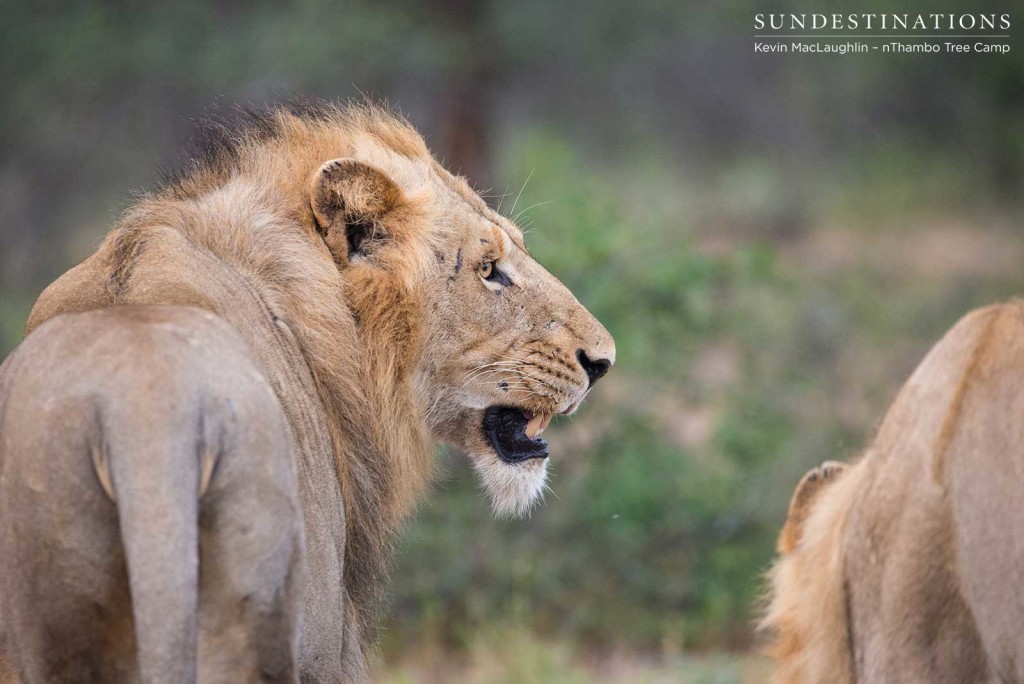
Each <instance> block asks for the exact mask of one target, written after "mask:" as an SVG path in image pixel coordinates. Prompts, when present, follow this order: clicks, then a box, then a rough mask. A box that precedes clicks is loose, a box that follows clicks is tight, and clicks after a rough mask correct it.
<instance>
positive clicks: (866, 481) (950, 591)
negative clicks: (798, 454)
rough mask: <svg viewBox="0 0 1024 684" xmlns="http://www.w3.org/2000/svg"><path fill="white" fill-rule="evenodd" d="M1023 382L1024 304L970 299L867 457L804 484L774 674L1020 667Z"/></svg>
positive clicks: (1001, 677)
mask: <svg viewBox="0 0 1024 684" xmlns="http://www.w3.org/2000/svg"><path fill="white" fill-rule="evenodd" d="M1022 386H1024V306H1022V305H1021V304H1020V303H1011V304H1004V305H998V306H993V307H989V308H986V309H982V310H979V311H976V312H974V313H972V314H970V315H968V316H966V317H965V318H964V319H963V320H962V321H961V322H959V323H958V324H957V325H956V326H955V327H954V328H953V329H952V330H951V331H950V332H949V333H947V335H946V336H945V337H944V338H943V339H942V341H940V342H939V343H938V344H937V345H936V346H935V347H934V348H933V349H932V350H931V352H930V353H929V354H928V356H927V357H926V358H925V360H924V361H923V362H922V363H921V365H920V366H919V367H918V368H917V370H916V371H915V372H914V373H913V375H912V376H911V377H910V379H909V380H908V381H907V383H906V385H905V386H904V387H903V389H902V390H901V391H900V393H899V395H898V397H897V398H896V400H895V402H894V404H893V406H892V407H891V408H890V410H889V412H888V414H887V415H886V418H885V420H884V421H883V423H882V425H881V428H880V430H879V433H878V435H877V437H876V439H875V441H874V443H873V444H872V446H871V447H870V449H869V450H868V451H867V452H866V454H865V456H864V457H863V458H862V459H861V460H859V461H858V462H857V463H855V464H853V465H851V466H849V467H848V468H846V469H845V470H842V471H841V472H838V473H836V474H834V475H832V476H831V478H830V479H831V480H832V481H830V482H828V483H826V484H823V485H820V491H814V492H812V493H811V495H810V496H808V495H807V494H806V492H802V491H801V490H803V489H805V487H806V484H807V482H806V478H805V481H802V482H801V486H800V487H798V490H797V492H796V493H795V494H794V502H793V506H792V507H791V510H790V520H789V521H787V525H786V528H785V529H784V531H783V535H782V537H781V538H780V553H781V557H780V560H779V562H778V563H777V564H776V567H775V568H774V569H773V571H772V585H773V586H772V590H773V596H772V601H771V605H770V607H769V610H768V614H767V617H766V619H765V625H766V626H767V627H769V628H771V629H772V630H773V631H774V632H775V635H776V638H775V642H774V645H773V649H772V650H773V654H774V656H775V657H776V658H777V659H778V661H779V665H780V667H779V671H778V673H777V675H776V681H778V682H787V683H796V682H826V681H827V682H837V683H841V682H854V681H856V682H893V681H902V682H950V683H953V682H966V681H971V682H1008V681H1024V640H1022V639H1021V638H1020V634H1019V625H1021V624H1024V600H1022V599H1021V598H1020V592H1019V587H1020V583H1021V581H1022V580H1024V545H1022V544H1021V543H1020V533H1021V530H1024V500H1022V498H1021V496H1020V492H1021V491H1022V489H1024V422H1022V421H1021V416H1024V392H1022V391H1021V387H1022ZM816 487H817V484H816Z"/></svg>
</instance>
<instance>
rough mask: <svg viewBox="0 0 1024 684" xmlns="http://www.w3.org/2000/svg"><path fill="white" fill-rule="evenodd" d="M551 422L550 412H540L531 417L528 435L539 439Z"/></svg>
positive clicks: (527, 430) (528, 424)
mask: <svg viewBox="0 0 1024 684" xmlns="http://www.w3.org/2000/svg"><path fill="white" fill-rule="evenodd" d="M550 423H551V414H550V413H538V414H536V415H535V416H533V417H531V418H530V421H529V422H528V423H527V424H526V436H527V437H529V438H530V439H537V438H538V437H540V435H541V433H542V432H544V429H545V428H546V427H547V426H548V425H549V424H550Z"/></svg>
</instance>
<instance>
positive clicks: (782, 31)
mask: <svg viewBox="0 0 1024 684" xmlns="http://www.w3.org/2000/svg"><path fill="white" fill-rule="evenodd" d="M753 23H754V32H755V33H754V39H755V40H754V52H765V53H771V52H775V53H779V52H783V53H789V52H798V53H799V52H806V53H814V52H828V53H834V54H848V53H869V52H880V53H908V52H909V53H915V52H916V53H938V52H952V53H970V52H982V53H1000V54H1006V53H1008V52H1010V49H1011V47H1010V33H1009V31H1010V29H1011V28H1012V26H1013V19H1012V17H1011V15H1010V14H1005V13H1004V14H1000V13H988V14H985V13H980V14H938V13H932V14H910V13H908V14H898V13H888V14H882V13H854V14H821V13H787V14H769V13H759V14H755V15H754V22H753Z"/></svg>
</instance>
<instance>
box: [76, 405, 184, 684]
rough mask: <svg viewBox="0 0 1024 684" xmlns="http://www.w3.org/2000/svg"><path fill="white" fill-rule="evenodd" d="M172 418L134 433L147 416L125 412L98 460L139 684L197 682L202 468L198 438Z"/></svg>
mask: <svg viewBox="0 0 1024 684" xmlns="http://www.w3.org/2000/svg"><path fill="white" fill-rule="evenodd" d="M174 413H175V412H173V411H171V412H168V413H164V414H163V416H161V417H158V418H156V419H155V420H153V417H152V416H149V417H148V418H149V419H150V420H148V421H147V424H145V425H136V426H133V425H132V423H136V422H139V421H138V420H133V419H138V418H142V419H143V420H145V419H146V418H147V416H137V415H132V411H131V410H127V411H125V412H124V416H123V417H125V418H127V420H126V421H116V422H114V424H115V425H117V426H118V429H117V430H115V431H112V432H113V433H114V434H109V433H108V434H107V435H106V440H107V445H106V448H105V449H102V451H103V452H105V453H104V455H103V456H100V457H99V458H100V459H101V460H102V458H104V457H105V458H106V459H108V462H106V463H104V462H99V463H97V464H96V466H97V472H98V473H99V476H100V481H101V484H103V487H104V489H106V490H107V493H108V494H109V495H111V497H112V498H114V499H115V502H116V504H117V508H118V517H119V519H120V523H119V524H120V533H121V540H122V544H123V546H124V550H125V556H126V560H127V566H128V583H129V587H130V589H131V597H132V614H133V617H134V623H135V638H136V648H137V659H138V665H139V677H140V681H144V682H156V681H160V682H191V681H195V678H196V656H197V633H198V594H199V520H198V516H199V489H200V481H201V479H202V470H203V466H202V464H201V462H200V458H197V452H198V449H197V446H199V445H198V444H197V442H199V437H200V436H199V435H197V434H196V431H195V430H194V429H193V430H175V429H173V426H172V425H170V423H174V422H175V418H174ZM177 413H179V415H180V411H179V412H177ZM161 426H166V429H161ZM126 428H127V429H126ZM155 433H164V434H155ZM115 493H116V495H115Z"/></svg>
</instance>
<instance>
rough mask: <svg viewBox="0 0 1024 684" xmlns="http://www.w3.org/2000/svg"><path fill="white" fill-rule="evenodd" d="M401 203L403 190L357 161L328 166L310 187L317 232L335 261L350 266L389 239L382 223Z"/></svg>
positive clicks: (368, 166) (336, 162)
mask: <svg viewBox="0 0 1024 684" xmlns="http://www.w3.org/2000/svg"><path fill="white" fill-rule="evenodd" d="M401 201H402V190H401V189H400V188H399V187H398V186H397V185H396V184H395V182H394V181H393V180H391V179H390V178H389V177H388V176H387V175H385V174H384V172H382V171H380V170H378V169H376V168H374V167H372V166H370V165H369V164H365V163H363V162H361V161H358V160H355V159H347V158H346V159H334V160H331V161H329V162H325V163H324V164H323V165H322V166H321V167H320V168H319V169H317V170H316V171H315V172H314V173H313V177H312V178H311V179H310V183H309V203H310V206H311V207H312V209H313V217H314V219H315V220H316V224H317V230H318V231H319V233H320V235H322V236H323V238H324V242H326V243H327V247H328V249H330V250H331V254H332V255H333V256H334V259H335V261H338V262H339V263H342V264H347V263H348V262H349V260H350V259H351V258H352V257H353V256H355V255H357V254H360V253H363V254H365V253H366V252H367V251H368V250H370V249H372V243H373V241H375V240H379V239H382V238H384V237H386V229H385V228H384V226H382V225H381V219H383V218H384V217H385V215H386V214H387V213H388V212H389V211H391V210H392V209H394V208H395V207H396V206H398V204H399V203H400V202H401Z"/></svg>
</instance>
